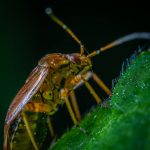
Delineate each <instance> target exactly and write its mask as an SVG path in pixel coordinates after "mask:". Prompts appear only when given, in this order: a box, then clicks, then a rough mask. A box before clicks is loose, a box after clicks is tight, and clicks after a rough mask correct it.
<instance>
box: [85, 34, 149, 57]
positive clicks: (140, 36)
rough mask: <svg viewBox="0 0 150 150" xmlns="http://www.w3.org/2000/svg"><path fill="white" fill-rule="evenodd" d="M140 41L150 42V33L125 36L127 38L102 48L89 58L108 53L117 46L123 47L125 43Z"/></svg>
mask: <svg viewBox="0 0 150 150" xmlns="http://www.w3.org/2000/svg"><path fill="white" fill-rule="evenodd" d="M139 39H142V40H150V32H135V33H131V34H128V35H125V36H123V37H121V38H119V39H117V40H115V41H113V42H111V43H109V44H107V45H105V46H103V47H101V48H100V49H98V50H96V51H93V52H92V53H90V54H89V55H88V56H87V57H94V56H96V55H98V54H100V53H101V52H103V51H106V50H108V49H110V48H113V47H115V46H118V45H121V44H123V43H126V42H129V41H132V40H139Z"/></svg>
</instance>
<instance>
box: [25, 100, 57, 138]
mask: <svg viewBox="0 0 150 150" xmlns="http://www.w3.org/2000/svg"><path fill="white" fill-rule="evenodd" d="M52 110H53V109H52V107H51V106H49V105H48V104H44V103H36V102H34V103H32V102H30V103H28V104H27V105H26V106H25V111H30V112H41V113H50V112H52ZM47 125H48V128H49V131H50V135H51V137H54V130H53V126H52V123H51V120H50V118H49V116H48V117H47Z"/></svg>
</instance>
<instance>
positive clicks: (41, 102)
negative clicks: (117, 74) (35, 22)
mask: <svg viewBox="0 0 150 150" xmlns="http://www.w3.org/2000/svg"><path fill="white" fill-rule="evenodd" d="M45 12H46V14H47V15H48V16H49V17H50V18H51V19H52V20H53V21H54V22H55V23H56V24H58V25H59V26H60V27H61V28H63V29H64V30H65V31H66V32H67V33H68V34H69V35H70V36H71V37H72V38H73V39H74V40H75V41H76V42H77V43H78V44H79V46H80V53H73V54H61V53H53V54H47V55H46V56H44V57H43V58H41V60H40V61H39V62H38V65H37V66H36V67H35V68H34V69H33V71H32V72H31V74H30V75H29V77H28V79H27V80H26V82H25V84H24V85H23V87H22V88H21V89H20V91H19V92H18V93H17V95H16V96H15V98H14V99H13V101H12V103H11V105H10V107H9V109H8V112H7V115H6V119H5V127H4V149H5V150H7V149H15V148H14V147H15V141H16V139H17V140H19V138H20V134H21V133H23V134H24V135H25V133H26V134H27V135H28V136H29V139H30V143H31V145H32V148H33V149H35V150H38V149H39V148H38V147H40V146H41V144H40V143H39V142H38V140H39V139H38V140H37V139H36V138H37V137H36V136H35V134H36V133H33V132H35V128H36V121H37V120H39V119H41V118H43V116H44V119H45V118H46V119H45V120H44V121H45V123H47V124H48V127H49V130H50V133H51V135H52V136H53V135H54V132H53V129H52V125H51V121H50V118H49V116H51V115H53V114H54V113H55V112H56V111H57V109H58V106H59V105H62V104H64V103H65V104H66V106H67V109H68V111H69V114H70V116H71V119H72V121H73V123H74V125H77V124H78V122H79V121H80V119H81V116H80V111H79V108H78V105H77V102H76V98H75V94H74V91H75V89H76V88H78V87H79V86H81V85H82V84H85V86H86V87H87V89H88V90H89V91H90V93H91V94H92V95H93V97H94V99H95V101H96V102H97V104H99V105H101V104H102V100H101V98H100V97H99V96H98V94H97V93H96V92H95V90H94V89H93V88H92V86H91V85H90V84H89V82H88V79H89V78H93V79H94V81H95V82H96V83H97V84H98V85H99V86H100V87H101V88H102V89H103V90H104V91H105V92H106V93H107V94H108V95H109V96H111V91H110V90H109V88H108V87H107V86H106V85H105V84H104V82H103V81H102V80H101V79H100V78H99V77H98V76H97V75H96V74H95V73H94V72H93V71H91V67H92V61H91V58H92V57H94V56H97V55H99V54H100V53H101V52H103V51H105V50H108V49H110V48H112V47H114V46H117V45H120V44H123V43H125V42H128V41H131V40H135V39H150V33H148V32H136V33H131V34H129V35H125V36H123V37H121V38H119V39H117V40H115V41H113V42H111V43H109V44H107V45H106V46H103V47H101V48H100V49H98V50H95V51H93V52H92V53H90V54H88V55H85V54H84V52H85V47H84V45H83V44H82V42H81V41H80V40H79V39H78V37H77V36H76V35H75V34H74V33H73V32H72V30H71V29H70V28H69V27H67V26H66V25H65V24H64V23H63V22H62V21H61V20H60V19H59V18H57V17H56V16H55V15H54V13H53V12H52V10H51V8H47V9H46V10H45ZM69 97H70V99H71V102H70V101H69ZM29 113H30V114H29ZM37 113H38V115H37ZM39 113H40V115H41V114H42V117H41V116H40V115H39ZM33 120H34V121H33ZM44 121H43V122H44ZM33 126H34V127H33ZM18 130H21V133H19V132H18ZM36 132H37V131H36ZM17 134H19V136H18V135H17ZM20 140H22V139H20Z"/></svg>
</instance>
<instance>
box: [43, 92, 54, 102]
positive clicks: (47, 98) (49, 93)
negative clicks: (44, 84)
mask: <svg viewBox="0 0 150 150" xmlns="http://www.w3.org/2000/svg"><path fill="white" fill-rule="evenodd" d="M43 97H44V98H45V99H46V100H52V99H53V93H52V91H51V90H48V91H45V92H44V93H43Z"/></svg>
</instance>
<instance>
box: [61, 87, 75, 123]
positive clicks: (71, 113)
mask: <svg viewBox="0 0 150 150" xmlns="http://www.w3.org/2000/svg"><path fill="white" fill-rule="evenodd" d="M60 94H61V99H63V100H64V101H65V103H66V106H67V109H68V111H69V114H70V116H71V119H72V121H73V123H74V124H75V125H77V124H78V121H77V119H76V117H75V114H74V112H73V110H72V107H71V104H70V102H69V99H68V96H67V95H68V90H67V89H66V88H64V89H61V92H60Z"/></svg>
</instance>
